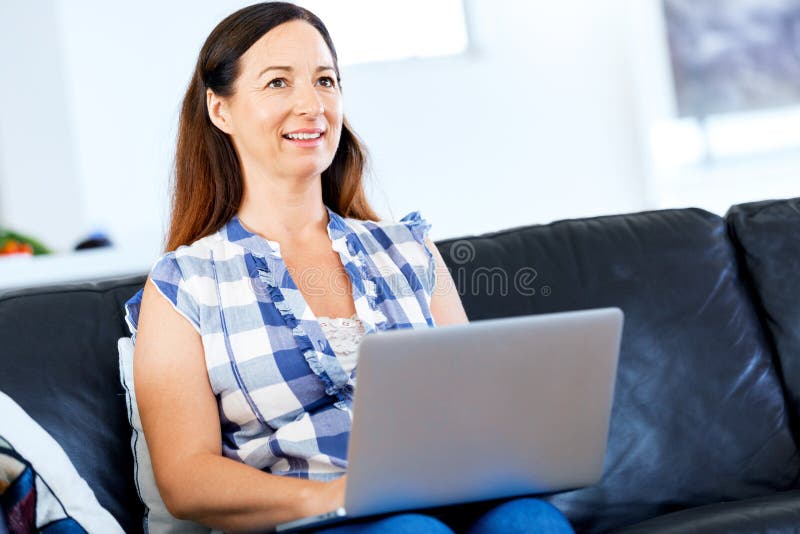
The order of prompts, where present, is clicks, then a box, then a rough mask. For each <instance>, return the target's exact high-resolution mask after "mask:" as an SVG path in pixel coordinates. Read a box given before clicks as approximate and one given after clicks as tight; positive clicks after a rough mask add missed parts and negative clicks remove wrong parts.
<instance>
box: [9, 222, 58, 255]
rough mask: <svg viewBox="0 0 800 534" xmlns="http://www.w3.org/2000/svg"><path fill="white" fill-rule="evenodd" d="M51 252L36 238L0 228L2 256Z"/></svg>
mask: <svg viewBox="0 0 800 534" xmlns="http://www.w3.org/2000/svg"><path fill="white" fill-rule="evenodd" d="M49 253H50V249H48V248H47V247H46V246H44V245H43V244H42V243H40V242H39V241H37V240H36V239H33V238H32V237H28V236H26V235H23V234H20V233H17V232H13V231H11V230H4V229H2V228H0V256H2V257H6V256H34V255H39V254H49Z"/></svg>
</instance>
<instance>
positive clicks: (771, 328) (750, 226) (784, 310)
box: [726, 198, 800, 439]
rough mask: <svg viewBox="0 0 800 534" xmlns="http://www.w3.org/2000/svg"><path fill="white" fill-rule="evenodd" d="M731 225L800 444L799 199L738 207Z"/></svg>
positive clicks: (732, 213)
mask: <svg viewBox="0 0 800 534" xmlns="http://www.w3.org/2000/svg"><path fill="white" fill-rule="evenodd" d="M726 220H727V221H728V227H729V229H730V234H731V236H732V238H733V241H734V243H736V247H737V250H738V251H739V256H740V259H741V263H742V264H743V265H744V267H745V270H746V274H747V276H748V278H749V280H750V282H751V283H752V285H753V287H754V289H755V291H756V298H755V300H756V303H757V306H758V308H759V310H760V311H761V316H762V317H763V319H764V322H765V324H766V327H767V330H768V332H769V337H770V339H771V340H772V342H773V345H774V347H775V352H776V356H777V361H778V368H779V370H780V372H781V374H782V376H783V380H784V383H785V384H786V389H787V396H788V398H789V405H790V407H791V410H790V413H791V414H792V415H793V416H794V417H793V427H794V431H795V436H797V437H798V439H800V198H794V199H787V200H768V201H764V202H751V203H747V204H739V205H738V206H733V207H732V208H731V209H730V210H729V211H728V214H727V215H726Z"/></svg>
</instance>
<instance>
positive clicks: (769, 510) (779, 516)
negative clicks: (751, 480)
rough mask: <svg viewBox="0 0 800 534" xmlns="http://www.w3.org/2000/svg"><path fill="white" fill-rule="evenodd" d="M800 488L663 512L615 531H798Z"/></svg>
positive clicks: (734, 533) (702, 533)
mask: <svg viewBox="0 0 800 534" xmlns="http://www.w3.org/2000/svg"><path fill="white" fill-rule="evenodd" d="M798 525H800V491H785V492H781V493H775V494H772V495H768V496H766V497H756V498H753V499H744V500H741V501H735V502H721V503H716V504H708V505H706V506H698V507H697V508H692V509H690V510H683V511H681V512H675V513H672V514H666V515H662V516H661V517H657V518H655V519H650V520H648V521H644V522H642V523H637V524H636V525H633V526H629V527H625V528H623V529H621V530H615V531H614V534H752V533H754V532H775V533H778V532H787V533H794V532H797V526H798Z"/></svg>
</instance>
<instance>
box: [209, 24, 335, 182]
mask: <svg viewBox="0 0 800 534" xmlns="http://www.w3.org/2000/svg"><path fill="white" fill-rule="evenodd" d="M225 106H226V108H227V114H228V117H227V118H228V119H229V124H227V126H228V129H226V132H227V133H228V134H229V135H230V136H231V138H232V139H233V143H234V146H235V147H236V150H237V153H238V154H239V158H240V160H241V161H242V164H243V165H244V170H245V172H246V173H248V172H253V171H255V172H257V173H259V174H260V173H262V172H263V173H267V174H269V175H272V176H277V177H312V176H316V175H319V174H320V173H322V171H324V170H325V169H327V168H328V167H329V166H330V164H331V162H332V161H333V156H334V154H335V153H336V148H337V147H338V146H339V137H340V136H341V132H342V97H341V93H340V91H339V82H338V81H337V73H336V71H335V70H334V63H333V57H332V56H331V53H330V50H328V47H327V45H326V44H325V41H324V40H323V39H322V36H321V35H320V34H319V32H318V31H317V30H316V29H315V28H314V27H313V26H311V25H310V24H308V23H306V22H304V21H299V20H296V21H291V22H287V23H285V24H281V25H280V26H276V27H275V28H273V29H272V30H270V31H269V32H267V33H266V34H264V36H263V37H261V39H259V40H258V41H256V43H255V44H254V45H253V46H252V47H250V49H249V50H248V51H247V52H245V53H244V55H242V57H241V58H240V60H239V77H238V78H237V80H236V82H235V84H234V93H233V95H232V96H231V97H229V98H227V99H226V104H225Z"/></svg>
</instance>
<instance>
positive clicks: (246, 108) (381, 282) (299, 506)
mask: <svg viewBox="0 0 800 534" xmlns="http://www.w3.org/2000/svg"><path fill="white" fill-rule="evenodd" d="M339 82H340V79H339V69H338V65H337V58H336V53H335V50H334V47H333V44H332V42H331V39H330V37H329V35H328V32H327V30H326V29H325V26H324V25H323V24H322V22H321V21H320V20H319V19H318V18H317V17H316V16H314V15H313V14H312V13H310V12H308V11H306V10H304V9H302V8H299V7H297V6H294V5H292V4H286V3H278V2H276V3H266V4H258V5H254V6H251V7H248V8H245V9H242V10H240V11H238V12H236V13H234V14H233V15H231V16H229V17H228V18H226V19H225V20H224V21H222V22H221V23H220V24H219V25H218V26H217V27H216V28H215V29H214V30H213V31H212V33H211V35H210V36H209V37H208V39H207V41H206V43H205V45H204V46H203V48H202V50H201V52H200V57H199V59H198V62H197V66H196V69H195V72H194V75H193V78H192V81H191V83H190V85H189V88H188V90H187V93H186V97H185V100H184V103H183V108H182V111H181V119H180V130H179V136H178V148H177V157H176V178H175V191H174V197H173V207H172V220H171V225H170V230H169V237H168V245H167V250H170V251H172V252H168V253H167V254H165V255H164V256H163V257H162V258H161V259H159V261H158V262H156V265H155V266H154V267H153V270H152V272H151V275H150V277H149V279H148V282H147V283H146V285H145V288H144V290H143V292H140V294H139V295H137V296H136V297H134V298H133V299H131V301H130V302H129V303H128V305H127V306H128V311H129V317H130V318H131V319H132V320H131V327H132V331H133V332H134V335H135V338H136V345H135V359H134V362H135V364H134V375H135V384H136V396H137V399H138V404H139V410H140V414H141V419H142V423H143V426H144V430H145V435H146V437H147V442H148V447H149V449H150V454H151V457H152V462H153V470H154V473H155V476H156V481H157V483H158V487H159V491H160V493H161V495H162V497H163V499H164V502H165V503H166V505H167V507H168V509H169V510H170V512H171V513H172V514H173V515H175V516H176V517H179V518H187V519H192V520H194V521H197V522H199V523H203V524H207V525H210V526H213V527H216V528H220V529H224V530H234V531H235V530H255V529H264V528H268V527H270V526H273V525H275V524H277V523H281V522H285V521H289V520H292V519H297V518H299V517H303V516H309V515H315V514H320V513H324V512H327V511H330V510H333V509H335V508H337V507H339V506H341V505H342V504H343V501H344V484H345V478H346V476H345V472H346V466H347V463H346V447H347V437H348V435H349V429H350V423H351V411H350V408H351V406H352V398H353V390H354V387H355V374H356V373H355V363H356V362H355V360H354V355H355V347H356V345H357V342H358V339H360V337H361V336H363V335H364V334H369V333H372V332H375V331H379V330H385V329H391V328H429V327H432V326H434V324H436V325H443V324H453V323H463V322H466V321H467V317H466V314H465V313H464V309H463V307H462V305H461V301H460V299H459V297H458V294H457V293H456V292H455V290H454V289H453V284H452V280H451V279H450V277H449V274H448V271H447V269H446V267H445V266H444V263H443V261H442V258H441V256H440V255H439V253H438V251H437V250H436V247H435V246H434V245H433V244H432V243H431V241H430V240H429V239H428V238H427V236H426V233H427V229H428V225H427V223H425V221H424V220H423V219H422V218H421V217H420V216H419V215H418V214H417V213H413V214H411V215H409V216H407V217H405V218H404V219H403V220H401V221H400V222H399V223H390V222H375V221H377V220H378V217H377V216H376V215H375V213H374V212H373V211H372V209H371V208H370V207H369V204H368V203H367V200H366V197H365V194H364V191H363V188H362V183H361V179H362V168H363V165H364V161H365V154H364V151H363V149H362V147H361V146H360V144H359V142H358V140H357V139H356V137H355V135H354V134H353V132H352V131H351V130H350V128H349V127H348V125H347V123H346V122H345V121H344V118H343V114H342V99H341V91H340V87H339ZM437 276H438V284H437V279H436V277H437ZM435 286H437V287H441V288H448V289H447V290H442V291H436V292H434V287H435ZM331 318H332V319H331ZM220 436H222V440H220ZM514 502H515V503H516V504H514V506H516V508H515V510H517V511H516V512H515V513H516V516H514V517H513V518H511V516H510V515H509V513H508V512H505V513H501V512H498V511H497V510H495V511H494V512H490V515H489V516H487V517H485V518H483V522H484V526H485V524H488V523H487V522H489V523H491V517H493V516H492V515H491V514H492V513H494V515H496V516H498V517H502V518H504V520H508V519H509V518H511V519H513V520H517V521H519V520H520V517H528V516H531V517H533V515H537V516H538V517H540V518H542V517H543V516H547V517H546V518H545V519H547V518H549V519H548V520H553V518H555V520H556V521H563V517H562V516H560V515H558V512H557V511H556V510H555V509H554V508H552V507H549V505H545V504H543V503H541V502H539V501H534V500H520V501H514ZM512 504H513V503H512ZM504 506H506V508H508V505H504ZM498 510H499V509H498ZM520 514H522V515H520ZM525 514H527V516H526V515H525ZM548 514H549V515H548ZM461 515H463V514H461ZM487 518H488V519H487ZM563 522H564V523H565V521H563ZM528 526H530V525H528ZM370 528H373V529H379V530H380V531H381V532H391V531H396V532H400V531H414V532H419V531H430V532H438V531H443V532H450V530H449V529H448V528H447V527H446V526H445V525H444V524H443V523H441V522H440V521H438V520H436V519H434V518H431V517H426V516H421V515H416V514H400V515H397V516H394V517H391V518H388V519H383V520H380V521H373V522H372V523H361V524H359V525H349V526H343V527H339V528H338V529H334V531H337V532H350V531H351V530H348V529H355V530H352V531H357V529H362V530H363V529H370ZM567 528H568V526H567ZM404 529H405V530H404ZM409 529H410V530H409Z"/></svg>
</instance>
